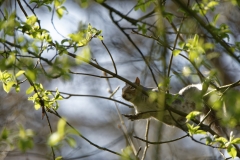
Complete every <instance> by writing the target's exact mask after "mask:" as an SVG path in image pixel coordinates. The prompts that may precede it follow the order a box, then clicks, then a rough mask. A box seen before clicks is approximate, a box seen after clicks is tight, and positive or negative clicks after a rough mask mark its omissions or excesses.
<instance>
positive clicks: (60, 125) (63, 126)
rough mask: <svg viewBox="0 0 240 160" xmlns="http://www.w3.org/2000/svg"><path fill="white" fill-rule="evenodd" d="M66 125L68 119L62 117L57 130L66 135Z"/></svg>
mask: <svg viewBox="0 0 240 160" xmlns="http://www.w3.org/2000/svg"><path fill="white" fill-rule="evenodd" d="M65 125H66V121H65V120H64V119H60V120H59V121H58V126H57V128H58V130H57V132H58V133H59V134H60V135H64V132H65V131H64V129H65Z"/></svg>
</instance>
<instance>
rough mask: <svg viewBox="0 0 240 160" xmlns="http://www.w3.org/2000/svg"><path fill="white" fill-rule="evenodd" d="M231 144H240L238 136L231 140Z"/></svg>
mask: <svg viewBox="0 0 240 160" xmlns="http://www.w3.org/2000/svg"><path fill="white" fill-rule="evenodd" d="M231 143H232V144H240V138H235V139H233V140H232V141H231Z"/></svg>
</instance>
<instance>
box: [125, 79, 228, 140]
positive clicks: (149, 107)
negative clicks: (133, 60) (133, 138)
mask: <svg viewBox="0 0 240 160" xmlns="http://www.w3.org/2000/svg"><path fill="white" fill-rule="evenodd" d="M134 83H135V84H136V85H137V86H138V87H137V88H134V87H133V86H131V85H129V84H127V83H126V85H125V86H124V87H123V88H122V97H123V99H125V100H126V101H129V102H131V103H132V104H133V105H134V109H135V114H134V115H124V116H125V117H127V118H129V119H130V120H138V119H147V118H150V117H153V118H155V119H157V120H159V121H161V122H163V123H165V124H167V125H171V126H176V127H178V128H180V129H182V130H184V131H188V128H187V126H186V117H185V116H186V115H187V114H189V113H190V112H192V111H199V112H201V114H200V116H199V117H197V118H198V122H201V123H202V124H203V125H205V126H207V127H208V128H210V130H212V131H213V133H214V134H216V135H217V136H224V137H226V133H225V130H224V128H222V127H221V126H220V125H219V121H218V119H217V117H216V114H215V111H214V110H213V109H211V108H210V107H209V106H208V105H207V104H206V103H205V101H204V100H203V97H202V84H192V85H188V86H186V87H184V88H182V89H181V90H180V91H179V92H178V93H177V94H170V93H165V92H163V91H159V90H158V88H150V87H144V86H142V85H141V84H140V79H139V78H138V77H137V78H136V80H135V82H134ZM143 91H144V92H145V93H148V95H146V94H144V92H143ZM167 106H170V108H171V109H173V110H177V111H180V112H181V113H185V115H180V114H177V113H175V112H173V111H172V110H171V109H169V107H167ZM213 133H212V134H213Z"/></svg>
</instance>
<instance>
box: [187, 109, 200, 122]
mask: <svg viewBox="0 0 240 160" xmlns="http://www.w3.org/2000/svg"><path fill="white" fill-rule="evenodd" d="M200 114H201V112H199V111H192V112H190V113H189V114H188V115H187V116H186V119H187V122H188V121H190V120H192V119H195V118H196V116H198V115H200Z"/></svg>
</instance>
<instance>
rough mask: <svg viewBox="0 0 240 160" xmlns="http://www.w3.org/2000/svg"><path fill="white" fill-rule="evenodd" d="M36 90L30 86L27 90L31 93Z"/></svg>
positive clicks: (27, 92)
mask: <svg viewBox="0 0 240 160" xmlns="http://www.w3.org/2000/svg"><path fill="white" fill-rule="evenodd" d="M33 91H34V87H33V86H30V87H29V88H28V89H27V90H26V94H31V93H32V92H33Z"/></svg>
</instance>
